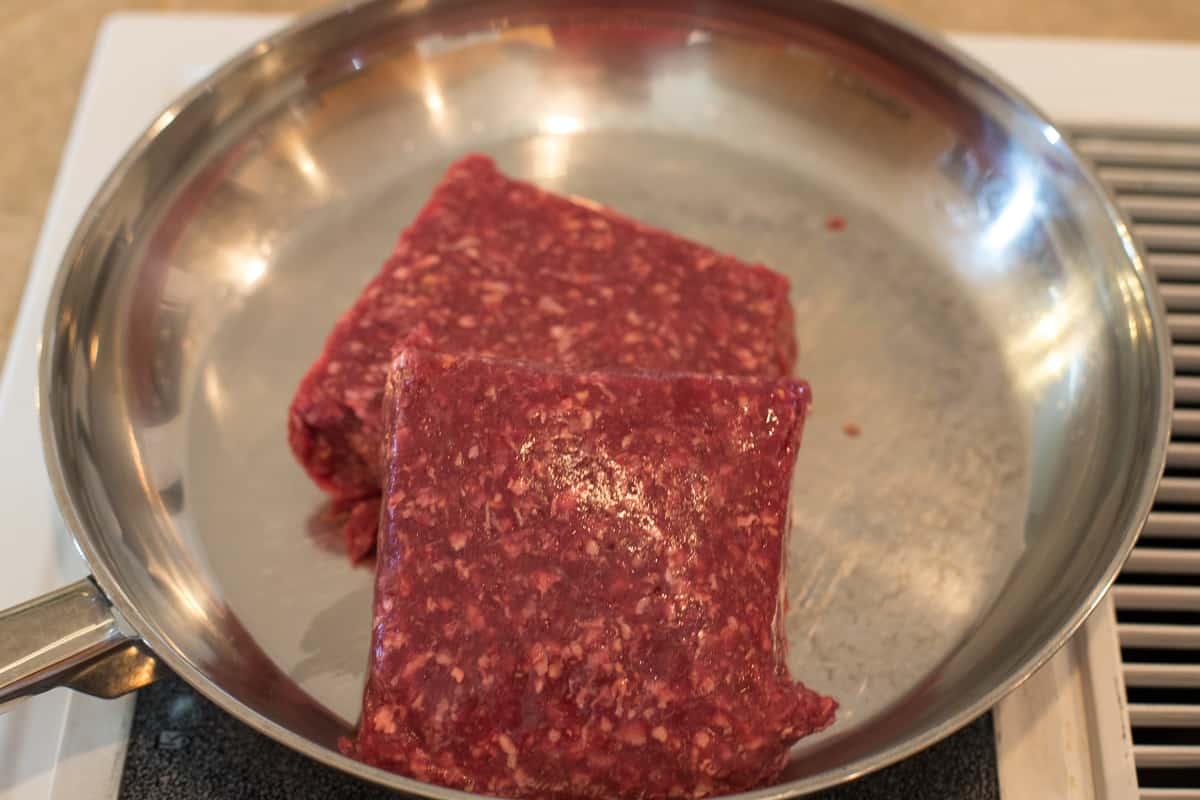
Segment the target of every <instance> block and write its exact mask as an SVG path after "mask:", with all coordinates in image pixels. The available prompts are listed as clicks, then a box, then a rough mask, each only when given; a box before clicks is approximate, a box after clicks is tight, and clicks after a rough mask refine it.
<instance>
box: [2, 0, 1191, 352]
mask: <svg viewBox="0 0 1200 800" xmlns="http://www.w3.org/2000/svg"><path fill="white" fill-rule="evenodd" d="M877 2H879V3H880V4H881V5H884V6H886V7H888V8H891V9H893V10H895V11H897V12H899V13H901V14H905V15H907V16H908V17H910V18H912V19H913V20H915V21H917V22H919V23H922V24H924V25H927V26H931V27H935V28H942V29H949V30H960V31H972V32H980V33H1016V34H1030V35H1034V34H1036V35H1064V36H1095V37H1106V38H1136V39H1163V40H1173V41H1181V40H1182V41H1195V42H1197V43H1200V0H877ZM320 5H322V2H320V1H319V0H0V75H2V76H4V77H3V79H0V353H3V352H4V350H5V349H6V348H7V343H8V335H9V331H10V329H11V326H12V322H13V317H14V315H15V313H16V306H17V302H18V300H19V296H20V292H21V288H22V286H23V285H24V282H25V275H26V272H27V270H28V265H29V259H30V257H31V254H32V252H33V246H34V241H35V239H36V237H37V233H38V230H39V228H40V226H41V220H42V215H43V213H44V212H45V208H46V202H47V199H48V197H49V194H50V189H51V186H52V184H53V182H54V176H55V172H56V170H57V168H58V159H59V155H60V153H61V151H62V147H63V142H64V140H65V138H66V135H67V128H68V126H69V125H70V121H71V115H72V112H73V109H74V107H75V101H76V98H77V97H78V94H79V87H80V85H81V83H82V80H83V75H84V70H85V69H86V66H87V60H88V57H89V55H90V53H91V49H92V43H93V41H94V39H95V37H96V30H97V28H98V27H99V25H100V22H101V20H103V19H104V17H105V16H106V15H108V14H110V13H112V12H114V11H120V10H132V9H140V10H153V9H158V10H164V11H221V12H229V11H257V12H292V13H296V12H302V11H308V10H311V9H314V8H317V7H319V6H320Z"/></svg>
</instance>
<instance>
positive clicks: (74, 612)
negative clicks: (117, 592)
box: [0, 578, 159, 713]
mask: <svg viewBox="0 0 1200 800" xmlns="http://www.w3.org/2000/svg"><path fill="white" fill-rule="evenodd" d="M158 674H159V669H158V665H157V663H156V662H155V660H154V658H153V657H152V656H149V655H147V654H146V653H144V652H143V651H142V649H141V646H140V645H139V644H138V643H137V642H136V640H135V638H134V636H133V634H132V632H130V631H127V630H126V629H125V627H124V626H123V625H122V624H121V621H120V620H119V619H118V617H117V615H116V613H115V612H114V610H113V608H112V606H111V605H110V604H109V602H108V600H107V599H106V598H105V597H104V594H103V593H102V592H101V591H100V589H99V588H98V587H97V586H96V584H95V583H93V582H92V580H91V578H84V579H83V580H81V581H77V582H76V583H73V584H71V585H70V586H66V587H64V588H62V589H59V590H58V591H56V592H51V593H50V594H46V595H42V596H41V597H38V598H35V599H33V600H30V601H29V602H28V603H22V604H21V605H19V606H16V607H15V608H10V609H8V610H7V611H0V713H2V712H4V711H6V710H8V709H9V708H11V707H12V706H14V705H15V704H16V703H17V702H18V701H20V700H22V699H24V698H26V697H28V696H29V695H34V694H38V693H40V692H44V691H46V690H47V689H53V688H54V687H56V686H70V687H71V688H74V689H78V690H79V691H83V692H87V693H88V694H95V695H98V696H100V697H117V696H119V695H122V694H124V693H125V692H128V691H131V690H133V689H136V688H138V687H140V686H144V685H145V684H147V683H150V681H152V680H154V678H155V677H157V676H158Z"/></svg>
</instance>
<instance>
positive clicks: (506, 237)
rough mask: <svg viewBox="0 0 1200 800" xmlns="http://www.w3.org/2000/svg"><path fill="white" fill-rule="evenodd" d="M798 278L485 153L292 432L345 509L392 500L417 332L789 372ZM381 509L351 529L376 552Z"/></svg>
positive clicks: (437, 211)
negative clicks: (399, 351) (398, 419)
mask: <svg viewBox="0 0 1200 800" xmlns="http://www.w3.org/2000/svg"><path fill="white" fill-rule="evenodd" d="M787 295H788V281H787V279H786V278H784V277H783V276H781V275H779V274H777V273H775V272H772V271H771V270H769V269H767V268H765V267H762V266H757V265H748V264H744V263H742V262H740V261H738V260H737V259H734V258H731V257H729V256H724V255H721V254H719V253H717V252H714V251H713V250H710V249H709V248H707V247H703V246H701V245H698V244H694V243H692V242H688V241H685V240H683V239H680V238H678V237H676V236H672V235H671V234H669V233H665V232H663V231H659V230H655V229H652V228H649V227H646V226H644V225H640V224H638V223H636V222H633V221H631V220H628V219H626V218H624V217H621V216H619V215H617V214H614V213H612V212H610V211H607V210H605V209H601V208H597V207H594V206H591V205H585V204H583V203H580V202H576V201H573V200H569V199H567V198H564V197H560V196H557V195H553V194H550V193H547V192H544V191H541V190H539V189H537V188H535V187H534V186H532V185H530V184H527V183H522V182H519V181H514V180H511V179H509V178H507V177H505V176H504V175H502V174H501V173H500V172H499V171H498V170H497V169H496V167H495V165H494V164H493V163H492V161H491V160H490V159H488V158H486V157H484V156H468V157H466V158H464V159H462V160H460V161H458V162H456V163H455V164H454V165H453V166H451V167H450V170H449V171H448V172H447V173H446V176H445V177H444V178H443V180H442V182H441V183H440V184H438V186H437V188H436V189H435V191H434V193H433V196H432V197H431V198H430V200H429V202H428V203H427V205H426V206H425V208H424V210H423V211H422V212H421V213H420V215H419V216H418V217H417V219H416V221H415V222H414V223H413V224H412V225H411V226H410V227H409V228H408V229H407V230H406V231H404V233H403V234H402V235H401V236H400V240H399V242H398V243H397V245H396V249H395V251H394V252H393V253H392V255H391V256H390V257H389V258H388V260H387V263H385V264H384V266H383V269H382V270H381V271H380V273H379V274H378V275H377V276H376V277H375V278H374V280H372V281H371V283H370V284H369V285H368V286H367V288H366V289H365V290H364V291H363V293H362V295H361V296H360V297H359V298H358V300H357V301H356V302H355V304H354V306H353V307H352V308H351V309H350V310H349V311H348V312H346V314H345V315H343V316H342V318H341V319H340V320H339V321H338V323H337V325H336V327H335V328H334V330H333V332H332V333H331V334H330V336H329V338H328V340H327V341H326V344H325V349H324V351H323V352H322V353H321V355H320V357H319V358H318V359H317V361H316V362H315V363H314V364H313V365H312V367H310V369H309V371H308V373H307V374H306V375H305V376H304V379H303V381H302V382H301V384H300V387H299V389H298V391H297V392H296V395H295V398H294V399H293V401H292V406H291V410H290V414H289V420H288V438H289V441H290V443H291V446H292V449H293V450H294V452H295V454H296V456H297V458H298V459H299V460H300V463H301V464H302V465H303V466H304V467H305V469H306V470H307V471H308V473H309V475H310V476H312V478H313V480H315V481H316V482H317V483H318V484H319V485H320V486H322V487H323V488H324V489H326V490H327V491H329V492H331V493H332V494H333V495H334V498H335V500H337V501H341V502H342V503H343V504H344V503H345V501H347V500H351V501H353V500H357V499H359V498H363V497H370V496H372V495H376V496H377V495H378V492H379V487H380V481H381V474H382V470H381V466H380V457H379V447H380V442H381V441H382V433H383V431H382V426H381V423H380V402H381V397H382V394H383V385H384V381H385V379H386V376H387V371H388V366H389V363H390V360H391V357H392V355H393V353H394V352H395V350H396V348H397V347H398V346H399V345H400V344H401V343H402V341H404V340H405V339H406V337H412V339H411V341H413V342H415V343H418V344H421V345H423V346H426V347H428V348H430V349H435V350H440V351H443V352H451V353H480V354H487V355H494V356H503V357H511V358H523V359H529V360H532V361H546V362H554V363H560V364H565V365H570V366H575V367H581V368H600V367H620V366H627V367H629V366H632V367H641V368H649V369H668V370H683V371H689V372H705V373H709V372H711V373H723V374H730V375H767V376H782V375H787V374H789V373H790V370H791V367H792V362H793V361H794V360H795V355H796V346H795V339H794V330H793V327H794V326H793V317H792V310H791V306H790V305H789V303H788V299H787ZM375 510H376V509H375V507H373V506H372V507H371V509H370V510H367V511H365V512H359V513H357V514H356V515H355V516H354V517H353V518H352V520H351V524H350V525H348V526H347V529H346V533H347V535H348V543H349V545H350V549H351V552H352V555H354V556H356V557H361V556H363V555H366V554H368V553H369V551H370V549H371V548H372V547H373V546H374V538H375V530H374V525H373V524H370V523H369V522H368V523H367V524H358V525H356V524H355V522H354V520H356V519H357V520H358V522H359V523H363V521H364V520H367V521H369V520H372V519H373V517H374V513H373V512H374V511H375Z"/></svg>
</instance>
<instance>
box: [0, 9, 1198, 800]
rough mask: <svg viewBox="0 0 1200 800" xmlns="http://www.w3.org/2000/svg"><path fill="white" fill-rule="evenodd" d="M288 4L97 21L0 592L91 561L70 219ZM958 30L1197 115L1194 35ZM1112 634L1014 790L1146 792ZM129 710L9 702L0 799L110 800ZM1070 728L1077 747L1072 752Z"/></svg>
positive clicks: (1021, 752)
mask: <svg viewBox="0 0 1200 800" xmlns="http://www.w3.org/2000/svg"><path fill="white" fill-rule="evenodd" d="M287 20H288V18H287V17H282V16H274V15H199V14H176V13H162V14H155V13H120V14H116V15H113V16H111V17H109V18H108V19H107V20H106V21H105V24H104V25H103V27H102V28H101V30H100V34H99V37H98V39H97V42H96V47H95V51H94V53H93V57H92V61H91V64H90V67H89V70H88V75H87V78H86V80H85V83H84V86H83V90H82V93H81V96H80V101H79V104H78V108H77V111H76V115H75V120H74V123H73V125H72V128H71V133H70V136H69V137H68V139H67V143H66V147H65V149H64V154H63V159H62V165H61V168H60V171H59V174H58V177H57V180H56V182H55V188H54V192H53V195H52V197H51V201H50V205H49V208H48V210H47V213H46V218H45V222H44V224H43V228H42V233H41V237H40V239H39V241H38V245H37V248H36V250H35V253H34V259H33V264H32V267H31V270H30V276H29V279H28V281H27V284H26V288H25V293H24V296H23V298H22V303H21V308H20V311H19V314H18V317H17V321H16V325H15V327H14V331H13V336H12V338H11V341H10V345H9V357H8V359H7V361H6V363H5V365H4V370H3V373H2V374H0V441H4V442H5V443H6V445H7V447H6V451H7V452H12V453H27V454H30V458H31V459H32V462H29V463H21V464H17V463H13V462H12V461H11V460H10V461H7V462H0V477H2V478H3V480H0V501H3V502H4V507H5V508H7V509H9V517H8V522H9V524H8V525H6V526H5V529H6V536H7V540H6V541H5V542H4V544H5V545H6V546H7V549H8V552H9V553H10V554H11V556H12V557H11V558H9V559H6V560H5V561H4V562H2V563H0V608H2V607H7V606H11V605H14V604H16V603H18V602H21V601H23V600H26V599H28V598H30V597H33V596H35V595H37V594H39V593H41V592H46V591H49V590H51V589H54V588H57V587H58V586H60V585H62V584H63V583H65V582H67V581H69V580H74V579H76V578H78V577H81V576H82V575H84V574H85V573H86V569H85V567H84V565H83V563H82V561H81V560H80V559H79V557H78V555H77V553H76V551H75V549H74V546H73V544H72V543H71V542H70V539H69V537H68V536H67V534H66V532H65V530H64V529H63V526H62V523H61V521H60V519H59V518H58V515H57V513H56V511H55V510H54V507H53V499H52V497H51V495H50V491H49V488H48V486H47V483H46V478H45V475H44V472H45V467H44V462H43V460H42V457H41V441H40V438H39V434H38V425H37V409H36V397H35V376H36V362H37V349H38V339H39V336H40V329H41V316H42V312H43V308H44V306H45V303H46V300H47V297H48V295H49V292H50V288H51V285H52V284H53V281H54V275H55V272H56V269H57V266H58V263H59V261H60V260H61V258H62V254H63V251H64V250H65V248H66V246H67V243H68V241H69V239H70V236H71V232H72V230H73V228H74V227H75V225H76V223H77V222H78V220H79V218H80V217H81V216H82V214H83V212H84V209H85V208H86V206H87V203H88V202H89V200H90V198H91V197H92V195H93V194H94V193H95V191H96V190H97V189H98V188H99V186H100V184H101V182H102V181H103V179H104V177H105V175H106V174H107V172H108V170H109V169H111V166H112V165H113V164H115V163H116V161H117V160H118V159H119V158H120V156H121V154H122V153H123V152H124V151H125V150H126V149H127V148H128V147H129V145H130V144H132V143H133V141H134V140H135V139H136V138H137V136H138V135H139V134H140V133H141V132H142V131H143V130H144V129H145V128H146V127H148V126H149V125H150V123H151V122H152V121H153V120H154V119H155V117H156V116H157V115H158V113H159V112H160V111H161V110H162V109H163V108H164V107H166V105H168V104H169V103H170V102H171V101H173V100H174V99H175V98H176V97H177V96H178V95H179V94H181V93H182V92H183V91H185V90H186V89H187V88H188V86H189V85H190V84H192V83H194V82H196V81H199V80H201V79H203V77H204V76H205V75H206V74H207V73H208V72H209V70H211V68H212V67H213V66H215V65H216V64H219V63H221V62H222V61H223V60H225V59H226V58H228V57H230V56H232V55H233V54H235V53H236V52H238V51H239V50H241V49H242V48H244V47H246V46H249V45H250V44H252V43H254V42H255V41H256V40H257V39H259V38H261V37H263V36H265V35H267V34H269V33H270V32H272V31H274V30H276V29H278V28H279V27H281V26H282V25H284V24H285V23H286V22H287ZM950 38H951V39H952V40H953V41H954V43H956V44H957V45H959V46H960V47H962V48H963V49H965V50H967V51H968V52H969V53H970V54H972V55H973V56H974V57H975V58H977V59H978V60H980V61H981V62H983V63H984V64H986V65H988V66H989V67H991V68H992V69H994V70H996V71H997V72H998V73H1000V74H1003V75H1004V76H1006V78H1007V79H1008V80H1009V81H1010V82H1012V83H1013V84H1014V85H1015V86H1016V87H1017V88H1018V89H1020V90H1022V91H1023V92H1025V93H1026V95H1027V96H1029V97H1030V98H1031V99H1032V100H1033V101H1034V103H1036V104H1037V105H1038V106H1040V107H1041V108H1042V109H1044V110H1046V111H1047V112H1048V113H1050V114H1051V115H1052V116H1053V117H1054V119H1055V120H1056V122H1058V123H1060V124H1063V125H1077V126H1099V125H1116V126H1127V127H1147V126H1149V127H1161V128H1192V129H1200V83H1196V82H1191V83H1190V85H1185V83H1184V82H1183V81H1179V80H1177V77H1178V76H1181V75H1189V74H1191V75H1195V74H1200V47H1189V46H1182V45H1167V44H1159V43H1150V42H1119V43H1118V42H1104V43H1102V42H1095V41H1083V40H1074V39H1047V38H1038V39H1032V38H1023V37H1007V36H976V35H953V36H951V37H950ZM147 64H154V65H157V66H158V67H160V68H159V69H156V70H146V69H145V66H146V65H147ZM134 87H136V91H135V90H134ZM101 110H102V113H101ZM29 498H42V500H41V501H40V502H35V503H33V504H30V503H29V502H28V500H29ZM1116 646H1117V644H1116V635H1115V629H1114V626H1113V612H1112V607H1111V605H1110V604H1108V603H1105V605H1104V606H1102V607H1101V609H1100V611H1099V612H1098V613H1097V614H1096V615H1094V616H1093V619H1092V620H1091V621H1090V622H1089V623H1088V626H1087V627H1086V628H1085V632H1084V633H1083V634H1082V635H1081V636H1079V637H1076V639H1075V641H1074V642H1073V643H1072V644H1071V646H1069V647H1068V648H1066V649H1065V650H1064V652H1063V654H1062V655H1060V656H1059V657H1057V658H1056V659H1055V660H1054V661H1053V662H1052V664H1051V665H1050V666H1048V667H1047V668H1046V669H1044V670H1042V671H1041V672H1040V673H1039V674H1038V675H1036V676H1034V678H1033V679H1031V680H1030V681H1029V682H1027V683H1026V685H1025V686H1024V687H1023V688H1022V689H1021V690H1019V691H1018V692H1017V693H1015V694H1014V695H1013V696H1011V697H1010V698H1009V699H1008V700H1006V701H1004V702H1003V703H1002V704H1001V705H1000V706H999V707H998V709H997V711H996V715H995V719H996V729H997V743H998V753H999V767H1000V776H1001V786H1002V792H1003V793H1004V795H1005V796H1007V797H1013V798H1020V797H1030V796H1039V795H1040V796H1045V792H1046V791H1047V790H1048V789H1049V788H1050V786H1052V785H1053V786H1056V787H1060V788H1061V793H1058V794H1056V795H1055V796H1058V797H1065V798H1079V800H1084V798H1088V799H1089V800H1090V798H1102V797H1103V798H1114V799H1116V798H1126V797H1129V798H1133V797H1136V792H1137V789H1136V780H1135V778H1134V776H1133V769H1132V764H1131V762H1130V761H1129V756H1128V751H1129V747H1128V744H1129V730H1128V716H1127V714H1126V712H1125V707H1124V703H1125V701H1124V691H1123V687H1122V686H1121V684H1120V681H1121V676H1120V672H1119V669H1118V668H1117V664H1118V660H1117V658H1116V656H1115V649H1116ZM1097 653H1099V654H1100V656H1099V657H1096V656H1097ZM1097 664H1099V665H1100V666H1099V667H1098V668H1097V667H1095V666H1094V665H1097ZM1089 709H1090V711H1089ZM132 711H133V702H132V698H131V697H127V698H123V699H121V700H116V701H106V700H97V699H94V698H89V697H85V696H82V695H77V694H73V693H70V692H65V691H61V690H59V691H55V692H51V693H48V694H46V695H42V696H40V697H36V698H33V699H32V700H30V701H28V702H26V703H24V704H23V705H21V706H19V707H18V708H17V709H16V710H15V711H13V712H12V713H10V714H9V715H7V716H4V717H0V800H67V799H68V798H70V799H71V800H111V798H113V797H115V796H116V792H117V786H118V784H119V781H120V774H121V768H122V764H123V760H124V752H125V744H126V739H127V736H128V731H129V725H130V722H131V720H132ZM1035 720H1036V724H1033V723H1034V721H1035ZM1122 731H1123V733H1122ZM1068 741H1069V742H1070V743H1071V746H1069V747H1068V748H1065V751H1066V752H1068V753H1069V754H1070V756H1071V757H1064V756H1063V755H1062V754H1063V753H1064V744H1066V743H1067V742H1068ZM60 767H61V768H60ZM1034 780H1036V782H1032V781H1034ZM1048 781H1049V783H1048Z"/></svg>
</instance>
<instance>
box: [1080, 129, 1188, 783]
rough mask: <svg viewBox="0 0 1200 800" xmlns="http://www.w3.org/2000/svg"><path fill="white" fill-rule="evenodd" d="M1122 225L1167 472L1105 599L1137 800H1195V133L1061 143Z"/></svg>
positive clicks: (1083, 136) (1105, 134) (1112, 135)
mask: <svg viewBox="0 0 1200 800" xmlns="http://www.w3.org/2000/svg"><path fill="white" fill-rule="evenodd" d="M1073 141H1074V143H1075V145H1076V147H1077V148H1078V150H1079V152H1080V153H1081V154H1083V155H1084V156H1085V157H1087V158H1088V159H1090V160H1091V161H1092V162H1093V164H1094V165H1095V167H1096V168H1097V171H1098V173H1099V175H1100V178H1101V179H1102V180H1103V181H1104V182H1105V183H1106V184H1107V185H1108V186H1109V188H1110V189H1111V190H1112V191H1113V192H1114V193H1115V195H1116V197H1117V201H1118V203H1119V205H1120V206H1121V207H1122V208H1123V209H1124V211H1125V213H1126V214H1127V215H1128V216H1129V218H1130V220H1131V221H1132V223H1133V230H1134V233H1135V235H1136V236H1137V237H1138V238H1139V239H1140V241H1141V243H1142V245H1143V247H1144V248H1145V252H1146V255H1147V260H1148V263H1149V266H1150V268H1151V269H1152V270H1153V271H1154V272H1155V274H1156V275H1157V277H1158V280H1159V286H1160V291H1161V293H1162V296H1163V300H1164V301H1165V303H1166V306H1167V313H1168V322H1169V326H1170V329H1171V335H1172V339H1173V341H1174V354H1175V404H1176V406H1175V414H1174V423H1173V427H1172V435H1171V445H1170V449H1169V451H1168V454H1167V472H1166V476H1165V477H1164V479H1163V481H1162V484H1161V486H1160V487H1159V491H1158V496H1157V498H1156V501H1155V507H1154V511H1153V513H1152V515H1151V517H1150V520H1149V522H1148V524H1147V525H1146V528H1145V529H1144V531H1143V532H1142V537H1141V539H1140V540H1139V541H1138V545H1137V548H1136V549H1135V550H1134V552H1133V555H1132V557H1131V558H1130V559H1129V562H1128V564H1127V565H1126V567H1125V570H1124V571H1123V573H1122V574H1121V576H1120V578H1119V579H1118V581H1117V584H1116V586H1115V587H1114V589H1113V594H1112V598H1113V602H1114V605H1115V607H1116V613H1117V635H1118V638H1119V640H1120V645H1121V660H1122V668H1123V672H1124V677H1125V685H1126V691H1127V695H1128V700H1129V718H1130V723H1131V725H1132V729H1133V752H1134V761H1135V763H1136V766H1137V777H1138V784H1139V787H1140V792H1141V798H1142V799H1143V800H1200V132H1196V133H1194V134H1190V135H1189V134H1185V133H1178V132H1177V133H1162V134H1157V133H1156V134H1147V133H1146V132H1145V131H1139V132H1121V131H1079V132H1077V133H1076V135H1075V136H1074V137H1073Z"/></svg>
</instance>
